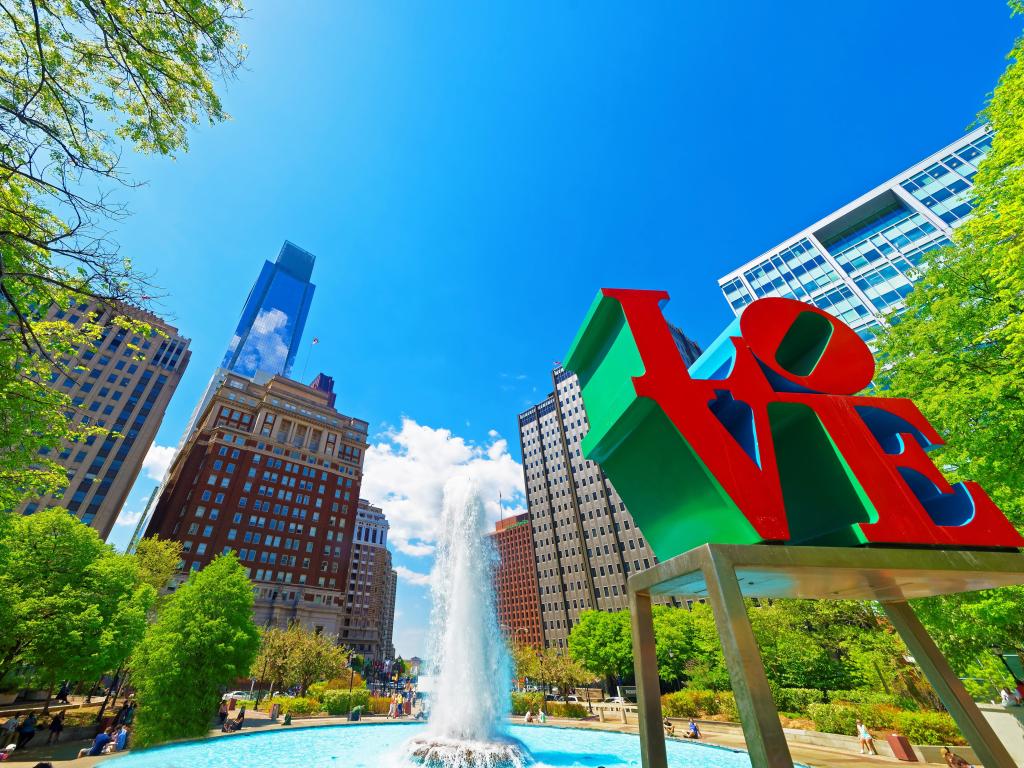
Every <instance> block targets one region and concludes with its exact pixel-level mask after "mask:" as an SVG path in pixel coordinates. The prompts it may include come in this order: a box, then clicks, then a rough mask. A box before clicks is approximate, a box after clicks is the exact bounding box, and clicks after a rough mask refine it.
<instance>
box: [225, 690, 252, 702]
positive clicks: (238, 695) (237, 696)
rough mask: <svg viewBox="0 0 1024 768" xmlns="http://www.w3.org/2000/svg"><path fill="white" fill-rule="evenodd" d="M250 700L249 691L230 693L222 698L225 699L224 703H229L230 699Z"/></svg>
mask: <svg viewBox="0 0 1024 768" xmlns="http://www.w3.org/2000/svg"><path fill="white" fill-rule="evenodd" d="M248 698H249V692H248V691H228V692H227V693H225V694H224V695H223V696H221V699H223V700H224V701H227V700H228V699H238V700H239V701H241V700H243V699H248Z"/></svg>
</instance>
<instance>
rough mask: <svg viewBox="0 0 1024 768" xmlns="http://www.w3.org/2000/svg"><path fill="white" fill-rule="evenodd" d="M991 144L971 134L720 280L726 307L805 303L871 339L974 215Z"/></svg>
mask: <svg viewBox="0 0 1024 768" xmlns="http://www.w3.org/2000/svg"><path fill="white" fill-rule="evenodd" d="M991 147H992V136H991V129H990V128H989V127H988V126H982V127H980V128H977V129H975V130H974V131H971V132H970V133H968V134H967V135H965V136H964V137H962V138H961V139H959V140H957V141H955V142H953V143H952V144H950V145H949V146H947V147H944V148H943V149H941V150H939V151H938V152H936V153H935V154H934V155H931V156H930V157H928V158H926V159H924V160H922V161H921V162H920V163H918V164H917V165H915V166H914V167H913V168H910V169H908V170H906V171H904V172H903V173H900V174H898V175H897V176H895V177H893V178H892V179H890V180H889V181H887V182H885V183H884V184H882V185H880V186H878V187H875V188H874V189H873V190H871V191H870V192H868V193H867V194H865V195H862V196H861V197H859V198H857V199H856V200H854V201H853V202H852V203H849V204H848V205H845V206H843V207H842V208H840V209H839V210H838V211H836V212H835V213H832V214H830V215H829V216H826V217H825V218H823V219H821V220H820V221H818V222H815V223H814V224H812V225H811V226H809V227H807V228H806V229H804V230H802V231H801V232H798V233H797V234H795V235H793V236H792V237H789V238H787V239H786V240H784V241H783V242H782V243H780V244H779V245H777V246H775V247H774V248H770V249H769V250H768V251H766V252H765V253H763V254H761V255H760V256H758V257H757V258H756V259H752V260H751V261H748V262H747V263H746V264H744V265H743V266H741V267H739V268H737V269H734V270H733V271H732V272H730V273H729V274H727V275H725V277H722V278H721V279H720V280H719V281H718V285H719V287H720V288H721V289H722V292H723V293H724V294H725V298H726V301H728V302H729V306H730V307H732V310H733V312H734V313H736V314H737V315H738V314H739V313H740V311H741V310H742V309H743V307H745V306H746V305H747V304H749V303H751V302H752V301H754V300H755V299H759V298H761V297H763V296H784V297H787V298H794V299H799V300H800V301H804V302H807V303H808V304H814V305H815V306H817V307H820V308H821V309H824V310H825V311H826V312H830V313H832V314H833V315H835V316H836V317H838V318H840V319H841V320H843V321H844V322H845V323H847V324H848V325H850V326H851V327H852V328H853V329H854V330H855V331H857V332H858V333H859V334H860V336H861V338H863V339H865V340H866V341H869V342H870V341H871V340H872V339H873V338H874V337H875V333H876V331H877V328H878V324H879V323H881V322H884V320H883V317H884V315H885V314H887V313H889V312H898V311H899V310H900V309H902V307H903V298H904V297H905V296H906V295H907V294H908V293H909V292H910V290H911V288H912V287H913V282H914V280H915V279H916V273H917V271H918V267H919V266H920V265H921V264H922V263H923V262H924V261H926V254H927V253H928V252H929V251H932V250H934V249H936V248H939V247H941V246H944V245H948V244H949V242H950V234H951V233H952V231H953V229H954V228H955V227H957V226H958V225H959V224H960V223H961V222H962V221H963V220H964V219H965V218H966V217H968V216H969V215H970V213H971V203H970V200H969V197H970V190H971V187H972V186H973V183H974V175H975V174H976V173H977V170H978V163H980V162H981V160H982V159H984V157H985V155H986V154H987V153H988V151H989V150H990V149H991Z"/></svg>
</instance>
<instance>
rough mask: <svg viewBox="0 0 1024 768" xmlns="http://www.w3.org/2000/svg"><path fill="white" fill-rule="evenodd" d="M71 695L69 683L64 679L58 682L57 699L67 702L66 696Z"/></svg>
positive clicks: (62, 702) (63, 702)
mask: <svg viewBox="0 0 1024 768" xmlns="http://www.w3.org/2000/svg"><path fill="white" fill-rule="evenodd" d="M70 695H71V683H70V682H69V681H67V680H65V681H64V682H63V683H61V684H60V690H59V691H57V701H59V702H60V703H61V704H69V703H70V702H69V701H68V696H70Z"/></svg>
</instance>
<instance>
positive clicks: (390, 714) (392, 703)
mask: <svg viewBox="0 0 1024 768" xmlns="http://www.w3.org/2000/svg"><path fill="white" fill-rule="evenodd" d="M394 716H395V700H394V698H392V699H391V701H389V702H388V720H391V719H392V718H393V717H394Z"/></svg>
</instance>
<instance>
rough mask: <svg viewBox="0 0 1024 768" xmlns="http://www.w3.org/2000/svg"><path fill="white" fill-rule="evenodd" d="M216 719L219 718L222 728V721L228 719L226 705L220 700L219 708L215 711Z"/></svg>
mask: <svg viewBox="0 0 1024 768" xmlns="http://www.w3.org/2000/svg"><path fill="white" fill-rule="evenodd" d="M217 717H218V718H220V727H221V728H223V727H224V721H225V720H227V719H228V703H227V702H226V701H225V700H224V699H221V700H220V708H219V709H218V710H217Z"/></svg>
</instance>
